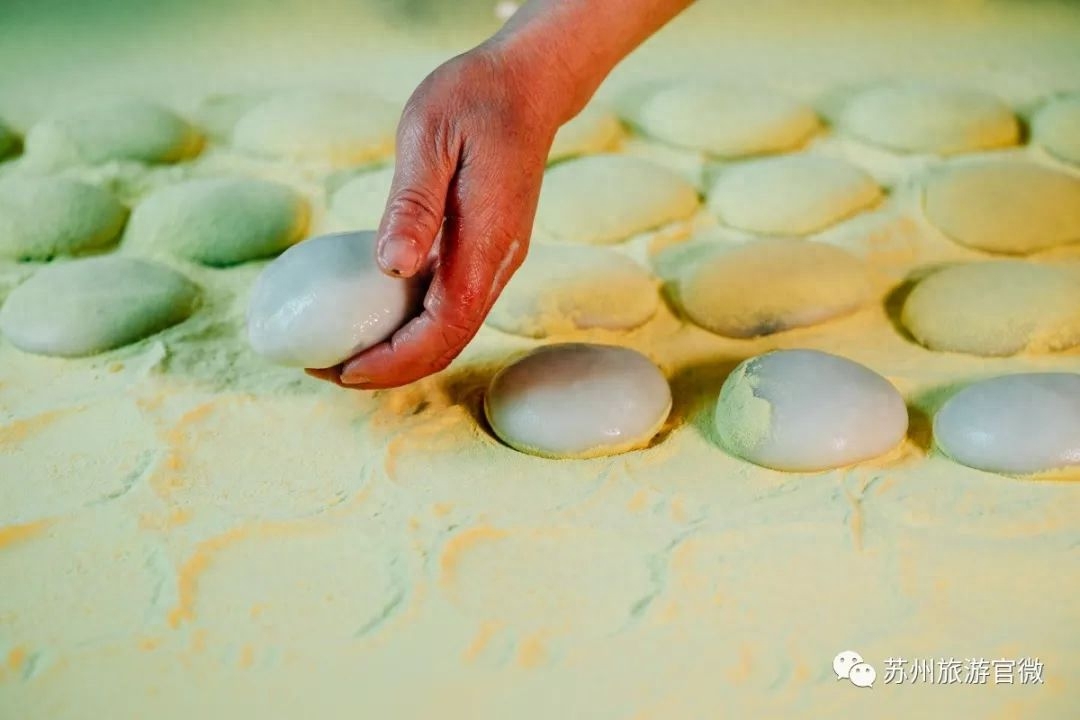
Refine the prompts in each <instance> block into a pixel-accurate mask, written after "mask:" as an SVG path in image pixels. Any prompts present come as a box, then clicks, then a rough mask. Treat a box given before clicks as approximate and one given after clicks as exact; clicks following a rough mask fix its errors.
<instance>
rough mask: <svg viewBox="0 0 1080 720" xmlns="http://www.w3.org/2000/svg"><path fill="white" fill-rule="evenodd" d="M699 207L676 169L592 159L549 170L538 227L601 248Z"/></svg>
mask: <svg viewBox="0 0 1080 720" xmlns="http://www.w3.org/2000/svg"><path fill="white" fill-rule="evenodd" d="M697 209H698V194H697V190H695V189H694V186H693V185H691V184H690V183H689V182H687V181H686V180H685V179H683V178H682V177H681V176H679V175H678V174H676V173H675V172H674V171H672V170H668V169H667V168H666V167H663V166H662V165H657V164H655V163H651V162H649V161H647V160H640V159H638V158H634V157H628V156H625V155H590V156H588V157H582V158H577V159H575V160H568V161H566V162H564V163H560V164H559V165H556V166H555V167H553V168H551V169H550V170H548V171H547V173H546V174H545V175H544V185H543V188H542V189H541V191H540V203H539V206H538V208H537V211H536V223H537V225H538V226H539V227H541V228H542V229H543V230H546V231H547V232H549V233H551V234H552V235H554V236H555V237H556V238H558V239H560V240H569V241H572V242H579V243H589V244H594V245H605V244H612V243H617V242H621V241H623V240H626V239H627V238H629V237H630V236H631V235H636V234H637V233H642V232H645V231H647V230H654V229H656V228H658V227H660V226H661V225H666V224H667V223H670V222H674V221H676V220H683V219H686V218H688V217H690V216H691V215H693V214H694V212H696V211H697Z"/></svg>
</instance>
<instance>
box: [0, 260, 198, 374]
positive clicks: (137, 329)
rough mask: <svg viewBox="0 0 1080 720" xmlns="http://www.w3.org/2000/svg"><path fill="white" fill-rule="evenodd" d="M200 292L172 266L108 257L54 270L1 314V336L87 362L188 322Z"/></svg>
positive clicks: (36, 278)
mask: <svg viewBox="0 0 1080 720" xmlns="http://www.w3.org/2000/svg"><path fill="white" fill-rule="evenodd" d="M198 298H199V289H198V287H197V286H196V285H195V284H194V283H192V282H191V281H189V280H188V279H187V278H185V277H184V276H183V275H181V274H180V273H178V272H176V271H174V270H171V269H169V268H167V267H165V266H164V265H158V264H157V263H153V262H149V261H146V260H140V259H136V258H129V257H122V256H117V255H108V256H104V257H95V258H88V259H85V260H74V261H71V262H66V263H60V264H55V265H49V266H47V267H45V268H43V269H42V270H39V271H38V272H37V273H36V274H35V275H33V276H32V277H31V278H30V279H29V280H27V281H26V282H24V283H23V284H22V285H20V286H18V287H17V288H15V290H13V291H12V293H11V295H9V296H8V298H7V301H6V302H5V303H4V306H3V307H2V308H0V331H2V332H3V334H4V335H5V337H7V339H8V340H9V341H10V342H11V343H12V344H13V345H15V346H16V347H18V348H19V349H21V350H24V351H26V352H30V353H36V354H39V355H56V356H59V357H82V356H86V355H94V354H97V353H101V352H105V351H106V350H112V349H113V348H118V347H121V346H123V345H129V344H131V343H134V342H138V341H139V340H142V339H143V338H146V337H149V336H150V335H153V334H155V333H157V332H160V331H161V330H164V329H165V328H168V327H171V326H172V325H175V324H177V323H179V322H181V321H183V320H185V319H186V318H187V317H188V316H189V315H191V313H192V311H193V310H194V308H195V305H196V302H197V300H198Z"/></svg>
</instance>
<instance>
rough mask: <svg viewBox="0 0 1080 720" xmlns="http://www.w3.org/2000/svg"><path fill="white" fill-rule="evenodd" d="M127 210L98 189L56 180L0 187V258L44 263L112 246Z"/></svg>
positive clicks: (12, 180)
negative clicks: (58, 256)
mask: <svg viewBox="0 0 1080 720" xmlns="http://www.w3.org/2000/svg"><path fill="white" fill-rule="evenodd" d="M126 219H127V209H126V208H125V207H124V206H123V205H121V204H120V202H119V201H118V200H116V198H114V197H113V196H112V195H110V194H109V193H108V192H106V191H105V190H102V189H101V188H98V187H94V186H93V185H87V184H84V183H80V182H75V181H73V180H63V179H60V178H18V179H16V178H14V177H8V178H6V179H5V180H3V181H0V257H4V258H9V259H12V260H49V259H51V258H53V257H56V256H57V255H76V254H79V253H83V252H88V251H92V250H100V249H102V248H105V247H108V246H110V245H112V244H113V243H114V242H115V241H116V240H117V238H118V237H119V235H120V231H121V230H122V229H123V227H124V221H125V220H126Z"/></svg>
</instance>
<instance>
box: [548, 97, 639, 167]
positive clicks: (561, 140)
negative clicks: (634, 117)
mask: <svg viewBox="0 0 1080 720" xmlns="http://www.w3.org/2000/svg"><path fill="white" fill-rule="evenodd" d="M623 134H624V133H623V127H622V123H620V122H619V118H618V117H616V115H615V113H613V112H611V111H610V110H604V109H601V108H586V109H585V110H583V111H582V112H581V113H580V114H578V116H577V117H575V118H574V119H572V120H571V121H570V122H568V123H566V124H565V125H563V126H562V127H561V128H559V132H557V133H556V134H555V141H554V142H553V143H552V145H551V150H550V151H549V152H548V162H555V161H557V160H565V159H566V158H570V157H577V156H579V155H595V154H596V153H602V152H607V151H609V150H614V149H615V148H616V146H617V145H618V144H619V141H620V140H622V137H623Z"/></svg>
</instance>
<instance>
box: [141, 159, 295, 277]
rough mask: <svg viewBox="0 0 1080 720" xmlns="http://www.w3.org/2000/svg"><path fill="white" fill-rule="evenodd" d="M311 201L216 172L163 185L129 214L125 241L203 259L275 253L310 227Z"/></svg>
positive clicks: (232, 260)
mask: <svg viewBox="0 0 1080 720" xmlns="http://www.w3.org/2000/svg"><path fill="white" fill-rule="evenodd" d="M308 217H309V211H308V206H307V202H306V201H305V200H304V199H303V198H302V197H301V196H300V195H299V194H298V193H297V192H295V191H294V190H292V189H291V188H289V187H287V186H285V185H280V184H278V183H273V182H267V181H265V180H248V179H235V178H213V179H207V180H190V181H188V182H183V183H180V184H178V185H172V186H170V187H166V188H163V189H161V190H159V191H157V192H155V193H153V194H152V195H150V196H149V197H148V198H146V199H145V200H143V201H142V203H140V204H139V205H138V206H137V207H136V208H135V211H134V212H133V213H132V215H131V222H130V223H129V224H128V230H127V233H126V234H125V245H130V246H132V247H137V248H144V249H148V250H164V251H167V252H169V253H171V254H173V255H176V256H178V257H182V258H185V259H187V260H191V261H193V262H198V263H202V264H203V265H213V266H226V265H236V264H238V263H242V262H247V261H249V260H257V259H259V258H264V257H269V256H271V255H277V254H278V253H280V252H282V251H283V250H285V249H286V248H288V247H289V246H291V245H293V244H294V243H296V242H297V241H298V240H300V239H301V238H302V237H303V235H304V233H305V232H306V231H307V226H308Z"/></svg>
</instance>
